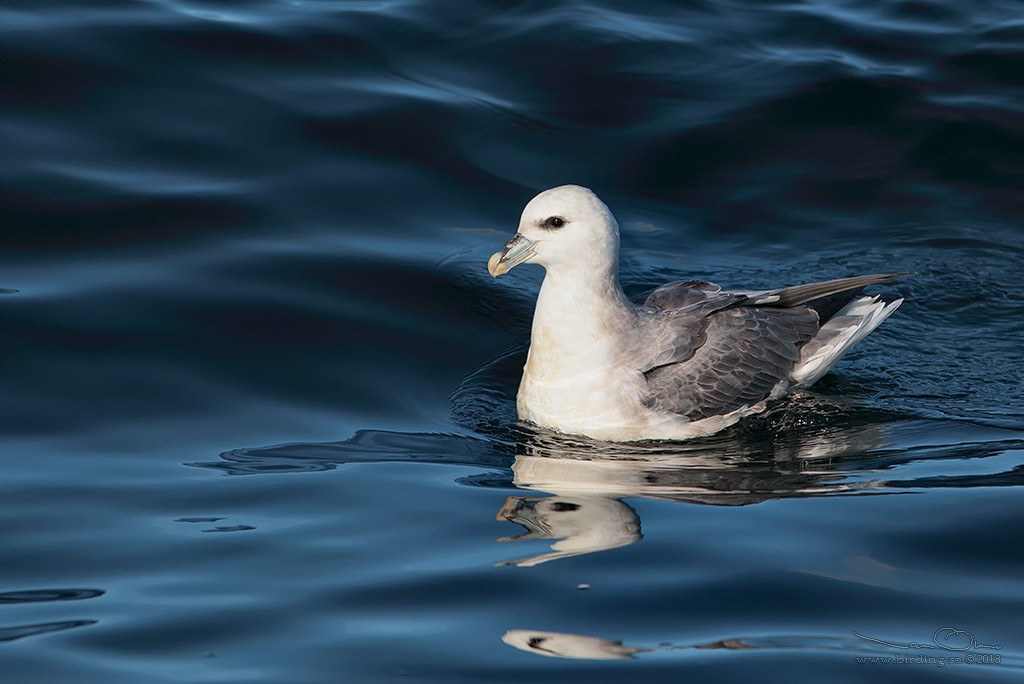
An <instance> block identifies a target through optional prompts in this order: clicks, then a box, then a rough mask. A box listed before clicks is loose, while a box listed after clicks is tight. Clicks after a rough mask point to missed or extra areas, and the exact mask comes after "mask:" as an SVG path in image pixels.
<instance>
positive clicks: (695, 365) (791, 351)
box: [643, 305, 818, 420]
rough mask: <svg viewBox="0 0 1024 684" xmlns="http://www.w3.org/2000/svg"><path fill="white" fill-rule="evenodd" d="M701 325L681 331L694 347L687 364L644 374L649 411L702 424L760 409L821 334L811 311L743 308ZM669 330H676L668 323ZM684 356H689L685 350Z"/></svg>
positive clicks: (690, 323)
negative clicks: (756, 406)
mask: <svg viewBox="0 0 1024 684" xmlns="http://www.w3.org/2000/svg"><path fill="white" fill-rule="evenodd" d="M702 323H703V324H702V325H700V326H695V325H694V322H693V321H686V325H685V326H684V329H683V330H681V331H680V332H681V333H682V335H681V337H682V338H683V339H685V340H687V343H688V344H692V345H693V347H694V348H693V351H692V352H691V353H689V354H688V355H687V356H686V358H681V359H679V360H674V361H673V362H670V363H664V364H662V365H655V366H653V367H651V368H649V369H648V370H646V371H645V372H644V376H645V377H646V378H647V386H648V394H647V395H646V396H645V397H644V398H643V402H644V405H645V406H647V407H648V408H651V409H655V410H658V411H665V412H668V413H676V414H679V415H682V416H685V417H686V418H689V419H690V420H700V419H702V418H708V417H710V416H717V415H724V414H726V413H731V412H732V411H735V410H736V409H739V408H742V407H744V406H748V405H751V404H756V403H758V402H759V401H762V400H763V399H767V398H768V397H769V396H770V395H771V393H772V390H773V389H775V387H776V386H777V385H778V384H779V383H780V382H783V381H785V380H786V379H787V378H788V377H789V374H790V372H791V371H792V370H793V367H794V366H795V365H796V363H797V361H798V360H799V359H800V351H799V348H800V346H802V345H803V344H804V343H805V342H807V341H808V340H809V339H811V338H812V337H813V336H814V334H815V333H817V332H818V314H817V313H816V312H815V311H814V310H813V309H810V308H807V307H797V308H792V309H772V310H768V309H762V308H754V307H747V306H742V305H741V306H735V307H733V308H726V309H724V310H720V311H717V312H714V313H712V314H710V315H709V316H706V317H705V318H704V319H703V321H702ZM666 327H667V328H672V327H675V326H673V325H672V322H671V321H666ZM695 328H696V330H695ZM695 332H696V333H697V334H695ZM680 351H683V352H684V353H685V352H686V351H687V350H686V348H685V345H684V346H683V348H682V349H680ZM663 358H664V357H663Z"/></svg>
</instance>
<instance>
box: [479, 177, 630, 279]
mask: <svg viewBox="0 0 1024 684" xmlns="http://www.w3.org/2000/svg"><path fill="white" fill-rule="evenodd" d="M618 262H619V224H618V223H616V221H615V217H614V216H612V213H611V212H610V211H609V210H608V207H606V206H605V204H604V202H602V201H601V200H599V199H598V198H597V195H595V194H594V193H593V192H591V191H590V190H588V189H587V188H583V187H580V186H579V185H562V186H559V187H557V188H552V189H550V190H545V191H544V192H542V193H540V194H539V195H537V196H536V197H534V198H533V199H532V200H530V203H529V204H527V205H526V208H525V209H523V215H522V218H520V220H519V231H518V232H517V233H516V235H515V237H513V238H512V239H511V240H509V241H508V242H506V243H505V248H504V249H503V250H501V251H500V252H496V253H495V254H494V255H492V256H491V259H490V261H488V262H487V270H488V271H490V273H491V275H492V276H494V277H495V278H497V277H498V276H500V275H501V274H503V273H506V272H507V271H509V270H511V269H512V267H514V266H517V265H518V264H523V263H532V264H540V265H541V266H544V267H545V268H547V269H584V270H587V271H596V272H599V273H607V272H609V271H611V272H615V271H616V270H617V269H618Z"/></svg>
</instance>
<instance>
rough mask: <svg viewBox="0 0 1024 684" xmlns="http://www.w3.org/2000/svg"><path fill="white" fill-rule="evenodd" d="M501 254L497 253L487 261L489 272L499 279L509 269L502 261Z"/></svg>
mask: <svg viewBox="0 0 1024 684" xmlns="http://www.w3.org/2000/svg"><path fill="white" fill-rule="evenodd" d="M501 254H502V253H501V252H495V253H494V254H492V255H491V258H490V259H488V261H487V272H488V273H490V274H491V276H493V277H495V278H497V277H498V276H500V275H501V274H502V273H504V272H505V271H507V270H508V269H507V268H506V267H505V262H503V261H502V260H501Z"/></svg>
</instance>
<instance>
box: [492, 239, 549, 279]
mask: <svg viewBox="0 0 1024 684" xmlns="http://www.w3.org/2000/svg"><path fill="white" fill-rule="evenodd" d="M536 244H537V243H536V242H534V241H533V240H531V239H530V238H528V237H526V236H524V235H522V234H521V233H516V235H515V237H513V238H512V239H511V240H509V241H508V242H506V243H505V249H503V250H501V251H500V252H495V253H494V254H492V255H491V258H490V259H489V260H488V261H487V270H488V271H489V272H490V274H491V275H492V276H494V277H495V278H497V277H498V276H500V275H501V274H502V273H507V272H508V271H510V270H512V267H513V266H516V265H518V264H521V263H523V262H524V261H527V260H528V259H529V258H530V257H532V256H533V255H534V253H535V252H534V247H535V246H536Z"/></svg>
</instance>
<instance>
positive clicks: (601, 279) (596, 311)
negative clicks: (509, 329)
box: [532, 269, 634, 353]
mask: <svg viewBox="0 0 1024 684" xmlns="http://www.w3.org/2000/svg"><path fill="white" fill-rule="evenodd" d="M633 308H634V307H633V305H632V304H631V303H630V302H629V300H628V299H626V295H625V294H623V292H622V288H621V287H619V276H618V272H617V269H615V270H611V269H609V272H605V273H596V272H593V271H589V272H584V271H582V270H577V269H572V270H570V269H549V270H548V272H547V274H546V275H545V276H544V282H543V284H542V285H541V287H540V294H539V295H538V296H537V308H536V310H535V311H534V314H533V331H532V339H533V341H534V342H537V341H539V340H540V339H543V340H545V342H546V343H547V344H551V345H556V346H558V347H560V348H561V349H562V353H569V350H571V349H572V348H574V347H577V346H580V345H582V346H584V347H586V346H589V345H590V344H592V343H595V342H597V341H599V340H603V339H607V333H608V328H609V326H611V325H613V324H615V323H617V322H621V321H622V319H623V316H622V313H623V312H624V311H632V310H633Z"/></svg>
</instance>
